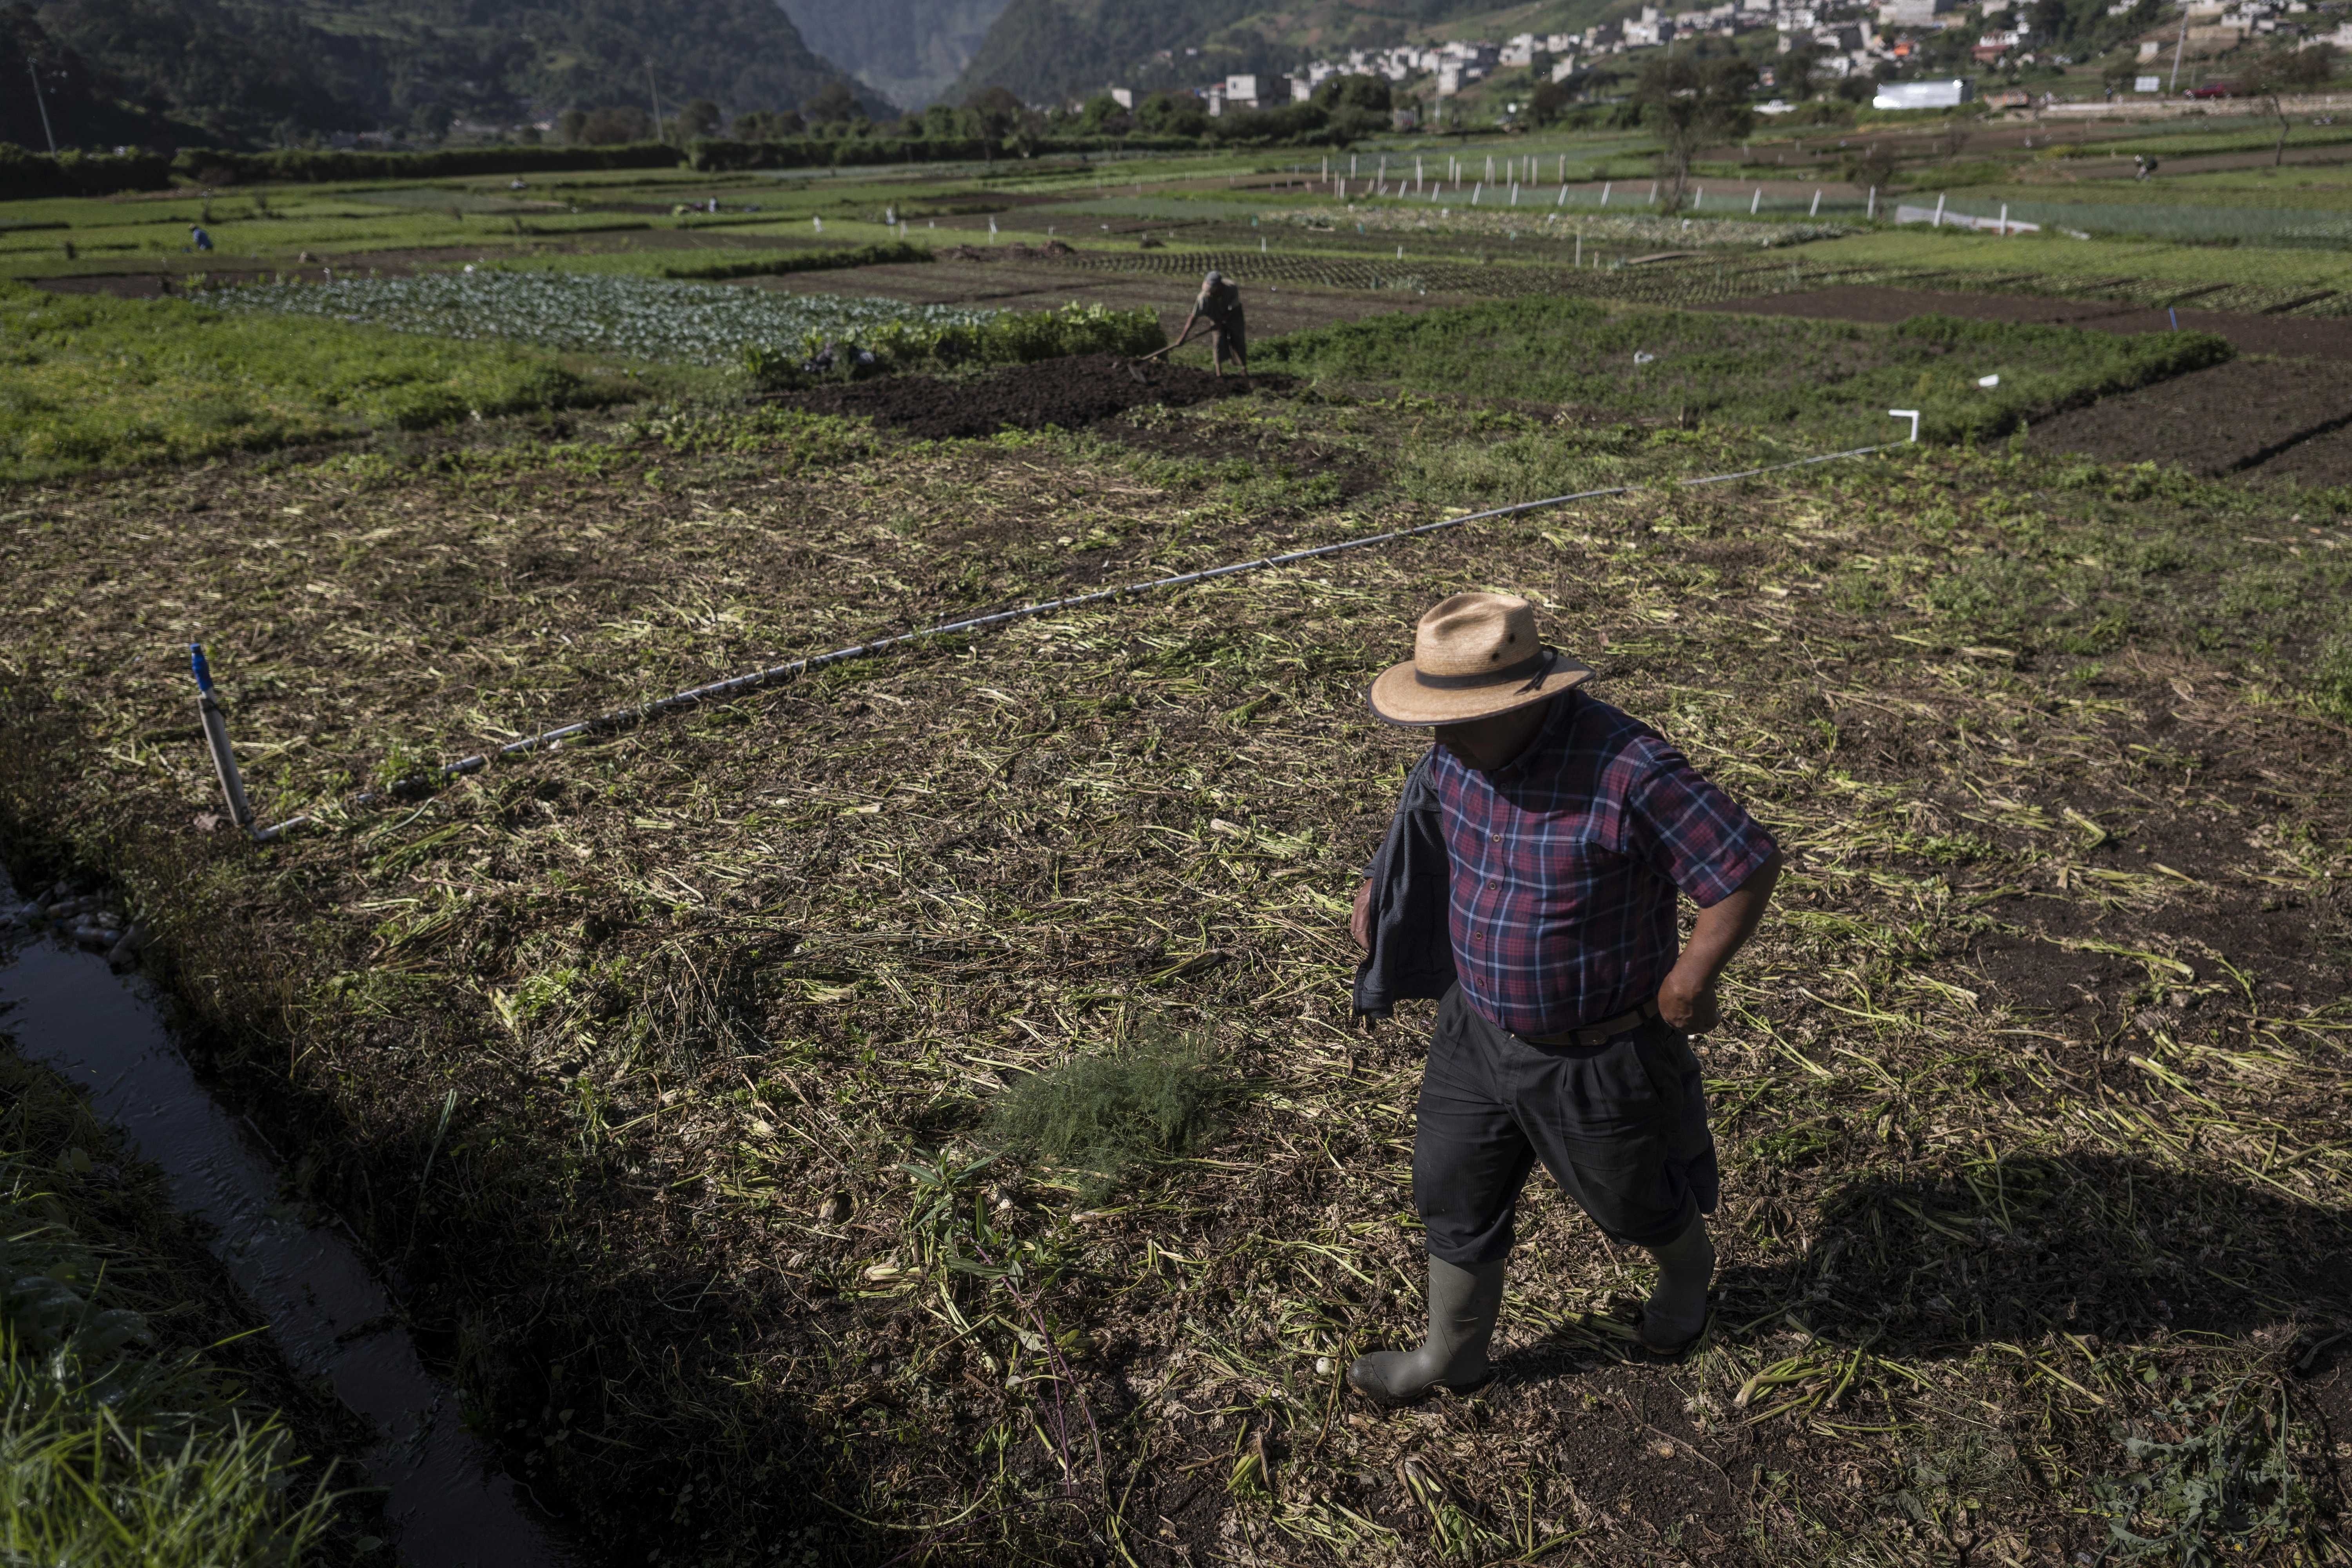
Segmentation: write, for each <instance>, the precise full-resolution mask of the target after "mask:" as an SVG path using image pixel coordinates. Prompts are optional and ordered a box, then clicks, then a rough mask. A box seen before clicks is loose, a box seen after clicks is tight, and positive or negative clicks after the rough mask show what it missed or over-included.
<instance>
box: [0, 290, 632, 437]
mask: <svg viewBox="0 0 2352 1568" xmlns="http://www.w3.org/2000/svg"><path fill="white" fill-rule="evenodd" d="M615 395H617V390H616V389H615V388H614V387H612V386H611V385H610V384H608V380H599V379H598V378H596V377H593V376H587V375H582V374H574V373H573V372H572V371H569V370H567V369H565V368H564V367H563V366H562V365H561V364H558V363H555V361H554V360H552V359H551V358H550V357H548V356H546V355H542V354H534V353H528V352H525V351H521V350H517V349H511V348H506V347H499V346H492V347H467V346H460V345H458V344H457V343H454V342H432V341H427V340H420V339H418V338H415V337H412V336H407V335H404V334H400V333H395V332H390V331H374V330H369V329H366V328H357V327H351V326H346V325H343V324H341V323H340V322H327V321H299V320H289V319H286V318H282V317H279V318H269V319H252V318H247V317H241V316H236V315H225V314H223V313H221V312H219V311H216V310H207V309H205V308H204V307H202V306H199V305H194V304H189V303H186V302H184V301H182V300H114V299H108V298H106V297H104V296H82V297H70V296H68V297H62V298H61V297H59V296H57V295H53V294H48V293H45V292H43V291H41V290H38V289H29V288H26V287H24V286H22V285H16V284H8V283H0V483H23V482H25V481H26V480H32V479H44V478H47V477H50V476H52V475H57V474H62V473H69V472H72V471H75V470H77V469H81V468H92V467H103V468H112V467H120V466H122V465H125V464H131V463H142V462H157V461H169V462H187V461H193V460H196V459H201V458H208V457H213V456H215V455H218V454H221V453H225V452H233V451H260V450H267V449H268V448H271V447H284V446H288V445H291V444H294V443H298V442H303V441H316V440H325V439H333V438H339V437H350V436H353V435H357V434H361V433H363V432H366V431H371V430H375V431H384V430H419V429H425V428H427V427H430V426H442V425H448V424H451V423H454V422H458V421H464V420H473V419H486V418H490V417H493V416H502V415H511V414H524V413H533V412H539V411H543V410H549V409H555V408H562V407H566V406H571V405H577V404H583V403H594V402H598V401H611V400H612V399H613V398H614V396H615Z"/></svg>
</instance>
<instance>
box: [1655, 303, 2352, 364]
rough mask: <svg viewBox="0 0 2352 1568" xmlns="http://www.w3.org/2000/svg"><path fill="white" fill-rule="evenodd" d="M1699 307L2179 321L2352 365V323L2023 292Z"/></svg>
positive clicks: (2258, 350) (2263, 346) (2185, 326)
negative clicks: (2172, 309)
mask: <svg viewBox="0 0 2352 1568" xmlns="http://www.w3.org/2000/svg"><path fill="white" fill-rule="evenodd" d="M1689 308H1690V309H1691V310H1728V311H1734V312H1737V313H1738V314H1741V315H1750V316H1804V317H1807V318H1809V319H1811V320H1813V321H1871V322H1890V323H1891V322H1895V321H1909V320H1910V319H1911V318H1912V317H1914V316H1925V315H1929V314H1940V315H1947V316H1965V317H1967V318H1969V320H1970V321H2032V322H2038V323H2042V324H2044V325H2049V326H2067V327H2087V328H2089V329H2091V330H2093V331H2102V332H2164V331H2171V330H2172V327H2173V317H2174V316H2175V315H2177V316H2178V318H2179V327H2180V330H2181V331H2184V332H2189V331H2195V332H2214V333H2218V334H2219V335H2221V336H2222V337H2225V338H2227V339H2229V340H2230V341H2231V342H2233V343H2235V344H2237V345H2238V349H2239V352H2240V353H2250V354H2276V355H2279V356H2280V357H2282V358H2293V359H2318V360H2341V361H2345V362H2347V363H2352V320H2333V319H2327V318H2317V317H2310V316H2271V315H2261V316H2257V315H2247V314H2243V313H2242V312H2237V311H2230V310H2178V311H2175V312H2170V313H2168V312H2166V311H2164V310H2152V309H2150V308H2148V307H2147V306H2145V305H2126V304H2121V303H2118V302H2116V301H2115V300H2050V299H2041V298H2036V297H2034V296H2032V295H2024V294H1964V293H1946V292H1942V291H1939V290H1935V289H1890V288H1886V287H1884V286H1883V285H1876V284H1856V285H1853V286H1850V287H1845V288H1836V289H1806V290H1804V291H1802V292H1801V293H1790V294H1772V295H1767V296H1764V297H1762V298H1759V299H1750V300H1722V301H1718V302H1715V303H1710V304H1703V305H1693V306H1691V307H1689Z"/></svg>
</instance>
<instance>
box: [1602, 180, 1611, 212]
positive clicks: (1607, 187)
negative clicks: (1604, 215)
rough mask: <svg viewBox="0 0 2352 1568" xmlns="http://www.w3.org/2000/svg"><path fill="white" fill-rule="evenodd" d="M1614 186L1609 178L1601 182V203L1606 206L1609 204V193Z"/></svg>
mask: <svg viewBox="0 0 2352 1568" xmlns="http://www.w3.org/2000/svg"><path fill="white" fill-rule="evenodd" d="M1612 188H1613V187H1612V185H1611V184H1610V182H1608V181H1607V180H1603V181H1601V205H1602V206H1604V207H1605V206H1607V205H1609V193H1610V191H1611V190H1612Z"/></svg>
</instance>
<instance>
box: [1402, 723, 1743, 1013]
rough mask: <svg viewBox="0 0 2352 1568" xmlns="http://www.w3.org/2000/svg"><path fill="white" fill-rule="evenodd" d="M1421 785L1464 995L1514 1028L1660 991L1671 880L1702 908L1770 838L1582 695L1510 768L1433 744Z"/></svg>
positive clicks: (1673, 943) (1670, 751)
mask: <svg viewBox="0 0 2352 1568" xmlns="http://www.w3.org/2000/svg"><path fill="white" fill-rule="evenodd" d="M1430 782H1431V783H1432V784H1434V785H1435V786H1436V789H1437V794H1438V800H1439V804H1440V811H1439V814H1438V815H1439V821H1440V825H1441V831H1442V832H1443V833H1444V837H1445V848H1446V855H1447V858H1449V860H1450V861H1451V862H1452V866H1451V869H1452V873H1453V874H1452V877H1451V879H1450V880H1451V885H1452V886H1451V897H1450V902H1451V905H1452V911H1451V921H1450V924H1451V926H1452V933H1453V938H1454V968H1455V970H1456V971H1457V972H1458V973H1459V975H1460V977H1461V983H1462V994H1463V997H1464V999H1465V1000H1466V1001H1467V1002H1469V1003H1470V1005H1472V1006H1474V1007H1475V1008H1476V1009H1477V1010H1478V1011H1479V1012H1480V1013H1483V1014H1484V1015H1486V1017H1488V1018H1489V1019H1491V1020H1493V1021H1494V1022H1495V1023H1496V1024H1498V1025H1500V1026H1502V1027H1504V1028H1506V1029H1508V1030H1510V1031H1511V1032H1512V1033H1514V1034H1519V1035H1551V1034H1558V1033H1559V1032H1560V1031H1562V1030H1566V1029H1575V1028H1582V1027H1585V1026H1588V1025H1591V1024H1597V1023H1600V1022H1601V1020H1602V1019H1604V1018H1613V1017H1615V1016H1618V1015H1619V1014H1621V1013H1623V1012H1625V1011H1627V1010H1628V1009H1630V1008H1633V1007H1637V1006H1639V1005H1641V1004H1642V1003H1643V1002H1645V1001H1647V1000H1648V999H1649V998H1650V997H1652V996H1653V995H1654V994H1656V993H1657V989H1658V986H1659V984H1660V983H1661V982H1663V981H1664V979H1665V977H1666V972H1667V971H1668V970H1670V969H1672V968H1673V967H1674V965H1675V958H1676V957H1677V956H1679V954H1680V951H1681V950H1680V945H1679V943H1678V942H1677V932H1676V931H1675V890H1676V889H1680V890H1682V891H1683V892H1685V893H1687V894H1689V895H1690V897H1691V900H1692V901H1693V902H1695V903H1696V904H1697V905H1698V906H1699V907H1700V908H1702V909H1704V908H1706V906H1707V905H1709V904H1713V903H1716V902H1717V901H1718V900H1722V899H1723V898H1725V897H1727V896H1728V895H1729V894H1731V893H1733V892H1736V891H1738V888H1739V885H1740V884H1741V883H1743V882H1745V881H1747V880H1748V878H1749V877H1750V876H1752V875H1754V874H1755V872H1756V871H1757V870H1758V868H1760V867H1761V866H1762V865H1763V864H1764V863H1765V861H1767V860H1769V859H1770V858H1771V857H1772V855H1773V853H1774V851H1775V848H1776V846H1775V845H1774V844H1773V842H1772V836H1771V835H1770V834H1769V833H1767V832H1766V831H1765V830H1764V828H1763V826H1761V825H1760V824H1759V823H1758V822H1757V821H1756V819H1755V818H1754V817H1752V816H1748V813H1747V812H1745V811H1743V810H1741V809H1740V807H1739V806H1738V805H1737V804H1735V803H1734V802H1733V801H1732V799H1731V797H1730V796H1728V795H1725V794H1724V793H1723V792H1722V791H1721V790H1719V789H1717V788H1716V787H1715V785H1713V784H1709V783H1707V781H1706V779H1704V778H1701V777H1700V776H1699V774H1698V772H1697V770H1696V769H1695V768H1693V767H1692V766H1691V765H1690V763H1688V762H1687V761H1685V759H1684V757H1683V754H1682V753H1681V752H1678V751H1676V750H1675V748H1674V747H1673V746H1671V745H1669V744H1667V743H1666V742H1665V740H1664V738H1663V737H1662V736H1660V735H1659V734H1658V732H1657V731H1654V730H1653V729H1651V728H1650V727H1649V726H1648V725H1646V724H1643V723H1642V722H1640V721H1638V720H1635V719H1633V718H1630V717H1628V716H1627V715H1626V714H1624V713H1622V712H1620V711H1618V710H1616V709H1614V708H1612V707H1610V706H1609V704H1607V703H1605V702H1601V701H1597V700H1594V699H1592V698H1590V697H1587V696H1584V695H1583V694H1581V693H1580V692H1569V693H1567V694H1566V695H1564V696H1562V697H1559V698H1558V699H1556V700H1554V701H1553V702H1552V704H1551V711H1550V712H1549V714H1548V715H1547V716H1546V717H1545V719H1544V723H1543V727H1542V728H1541V729H1540V730H1538V731H1537V732H1536V738H1535V739H1534V741H1533V742H1530V743H1529V744H1528V749H1527V750H1526V751H1525V752H1521V753H1520V754H1519V755H1518V756H1517V757H1515V758H1513V759H1512V760H1511V762H1510V763H1507V765H1505V766H1503V767H1500V768H1497V769H1496V770H1495V771H1494V772H1493V773H1480V772H1478V771H1476V770H1475V769H1474V768H1471V767H1469V766H1468V765H1467V764H1465V763H1463V762H1462V761H1461V760H1460V759H1459V758H1457V757H1455V756H1454V754H1453V753H1452V752H1448V751H1446V750H1444V748H1443V747H1440V748H1438V751H1437V754H1436V756H1435V757H1434V758H1433V759H1432V762H1431V764H1430Z"/></svg>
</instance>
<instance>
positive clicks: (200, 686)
mask: <svg viewBox="0 0 2352 1568" xmlns="http://www.w3.org/2000/svg"><path fill="white" fill-rule="evenodd" d="M188 668H189V669H190V670H192V671H194V674H195V678H196V689H197V690H199V691H201V692H203V693H204V694H205V696H207V697H209V696H211V695H212V691H213V672H212V668H211V667H210V666H209V665H207V664H205V645H204V644H202V643H200V642H192V643H190V644H189V645H188Z"/></svg>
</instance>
